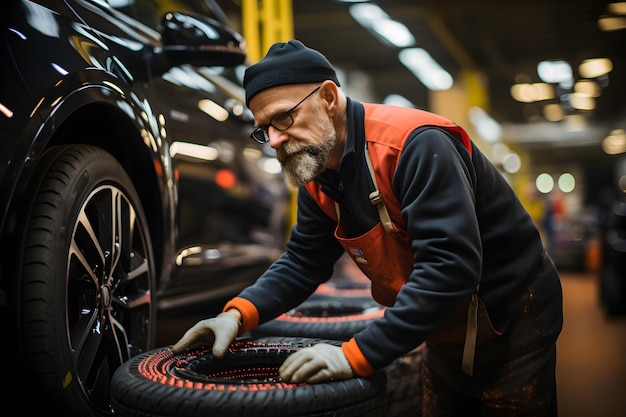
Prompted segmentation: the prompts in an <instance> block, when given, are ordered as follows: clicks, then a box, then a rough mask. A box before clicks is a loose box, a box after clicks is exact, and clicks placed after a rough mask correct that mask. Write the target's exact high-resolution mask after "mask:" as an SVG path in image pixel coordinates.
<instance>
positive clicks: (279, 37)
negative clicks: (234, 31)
mask: <svg viewBox="0 0 626 417" xmlns="http://www.w3.org/2000/svg"><path fill="white" fill-rule="evenodd" d="M241 15H242V20H243V24H242V27H243V36H244V38H245V39H246V43H247V44H248V58H249V60H250V62H253V63H254V62H257V61H258V60H260V59H261V58H262V57H263V55H265V52H266V51H267V49H268V48H269V47H270V46H271V45H272V44H274V43H276V42H286V41H288V40H289V39H292V38H293V9H292V6H291V0H243V1H242V4H241Z"/></svg>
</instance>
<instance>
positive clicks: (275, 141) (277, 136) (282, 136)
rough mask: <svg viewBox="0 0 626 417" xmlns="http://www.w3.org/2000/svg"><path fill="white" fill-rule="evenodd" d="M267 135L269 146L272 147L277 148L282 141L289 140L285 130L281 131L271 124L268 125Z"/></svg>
mask: <svg viewBox="0 0 626 417" xmlns="http://www.w3.org/2000/svg"><path fill="white" fill-rule="evenodd" d="M267 136H268V137H269V139H270V146H271V147H272V148H273V149H276V148H278V147H279V146H280V145H282V144H283V143H284V142H287V141H288V140H289V135H288V134H287V132H286V131H283V132H281V131H280V130H278V129H276V128H274V127H273V126H270V127H269V129H267Z"/></svg>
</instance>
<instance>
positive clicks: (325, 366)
mask: <svg viewBox="0 0 626 417" xmlns="http://www.w3.org/2000/svg"><path fill="white" fill-rule="evenodd" d="M278 373H279V375H280V377H281V379H282V380H283V381H285V382H291V383H294V384H298V383H300V382H307V383H309V384H314V383H316V382H324V381H330V380H333V379H348V378H352V377H353V376H354V373H353V372H352V368H351V367H350V364H349V363H348V359H346V357H345V355H344V354H343V351H342V350H341V347H339V346H333V345H329V344H326V343H318V344H316V345H314V346H311V347H307V348H304V349H301V350H299V351H298V352H296V353H293V354H292V355H290V356H289V357H288V358H287V359H286V360H285V362H283V364H282V365H281V367H280V369H279V370H278Z"/></svg>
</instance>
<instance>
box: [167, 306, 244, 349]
mask: <svg viewBox="0 0 626 417" xmlns="http://www.w3.org/2000/svg"><path fill="white" fill-rule="evenodd" d="M240 327H241V323H240V322H239V320H238V319H237V318H236V317H235V316H233V315H232V314H229V313H220V314H218V315H217V316H215V317H213V318H210V319H205V320H200V321H199V322H197V323H196V324H195V325H194V326H193V327H191V328H190V329H189V330H187V331H186V332H185V334H184V335H183V337H182V338H181V339H180V340H179V341H178V342H176V344H175V345H174V346H173V347H172V352H173V353H174V354H179V353H182V352H184V351H185V350H187V349H189V348H195V347H198V346H201V345H206V346H209V347H211V346H212V349H211V353H213V357H215V358H218V359H220V358H223V357H224V355H225V354H226V350H227V349H228V347H229V346H230V344H231V343H233V341H234V340H235V338H236V337H237V333H239V328H240Z"/></svg>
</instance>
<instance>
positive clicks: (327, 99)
mask: <svg viewBox="0 0 626 417" xmlns="http://www.w3.org/2000/svg"><path fill="white" fill-rule="evenodd" d="M320 95H321V96H322V99H323V100H324V103H325V106H326V109H327V110H328V111H329V112H330V113H331V114H334V112H336V111H337V108H338V106H339V91H338V87H337V84H335V83H334V82H333V81H331V80H326V81H324V82H323V83H322V86H321V88H320Z"/></svg>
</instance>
